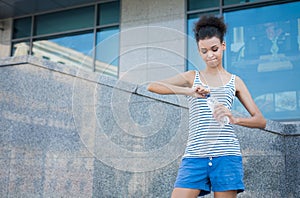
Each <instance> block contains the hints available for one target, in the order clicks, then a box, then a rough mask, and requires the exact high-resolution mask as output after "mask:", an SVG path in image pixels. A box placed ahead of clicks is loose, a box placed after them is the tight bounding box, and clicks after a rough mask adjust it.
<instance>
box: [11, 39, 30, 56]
mask: <svg viewBox="0 0 300 198" xmlns="http://www.w3.org/2000/svg"><path fill="white" fill-rule="evenodd" d="M12 46H13V47H12V54H13V56H23V55H28V54H29V41H27V42H26V41H24V42H23V41H22V42H15V43H13V44H12Z"/></svg>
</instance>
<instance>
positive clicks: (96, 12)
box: [10, 0, 121, 78]
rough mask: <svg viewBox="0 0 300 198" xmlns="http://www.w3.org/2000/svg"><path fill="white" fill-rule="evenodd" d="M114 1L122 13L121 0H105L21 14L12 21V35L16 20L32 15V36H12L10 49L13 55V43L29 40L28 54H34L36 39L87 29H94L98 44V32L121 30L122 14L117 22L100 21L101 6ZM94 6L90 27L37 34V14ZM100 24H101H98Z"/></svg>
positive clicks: (94, 36) (94, 40)
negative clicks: (92, 20)
mask: <svg viewBox="0 0 300 198" xmlns="http://www.w3.org/2000/svg"><path fill="white" fill-rule="evenodd" d="M112 2H118V3H119V10H118V12H119V13H121V1H120V0H108V1H104V2H95V3H90V4H84V5H81V6H75V7H70V8H66V9H57V10H52V11H47V12H42V13H35V14H31V15H26V16H21V17H16V18H13V20H12V21H13V23H12V28H11V32H12V35H13V34H14V21H15V20H18V19H23V18H27V17H31V27H30V29H31V31H30V36H27V37H21V38H13V36H12V38H11V51H10V55H11V56H13V52H14V48H13V45H14V44H16V43H21V42H27V41H28V40H29V50H28V54H27V55H33V42H34V41H36V40H42V39H43V38H49V37H59V36H62V37H63V36H64V35H66V34H67V35H72V34H74V35H76V34H78V33H80V32H87V31H92V32H93V47H95V46H96V44H97V43H96V42H97V41H96V39H97V38H96V36H97V32H98V31H100V30H102V29H105V28H118V29H119V30H120V20H121V14H120V15H119V21H118V22H117V23H110V24H105V25H100V24H99V23H98V19H99V15H100V14H99V11H100V10H99V7H100V6H101V5H102V4H109V3H112ZM90 6H93V7H94V16H93V17H94V24H93V26H92V27H88V28H79V29H73V30H67V31H60V32H54V33H49V34H42V35H35V28H36V19H35V18H36V17H37V16H41V15H45V14H55V13H57V12H64V11H68V10H70V11H71V10H74V9H80V8H86V7H90ZM98 24H99V25H98ZM118 51H119V53H120V49H119V50H118ZM92 58H93V66H92V71H93V72H95V71H96V69H95V59H96V54H95V50H93V55H92ZM117 66H118V69H117V73H116V76H115V77H116V78H118V77H119V65H117Z"/></svg>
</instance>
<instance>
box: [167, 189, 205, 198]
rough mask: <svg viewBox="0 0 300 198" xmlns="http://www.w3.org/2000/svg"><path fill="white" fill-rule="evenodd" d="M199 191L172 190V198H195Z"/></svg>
mask: <svg viewBox="0 0 300 198" xmlns="http://www.w3.org/2000/svg"><path fill="white" fill-rule="evenodd" d="M199 193H200V190H197V189H190V188H174V190H173V192H172V198H196V197H198V195H199Z"/></svg>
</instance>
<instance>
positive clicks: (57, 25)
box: [11, 0, 120, 77]
mask: <svg viewBox="0 0 300 198" xmlns="http://www.w3.org/2000/svg"><path fill="white" fill-rule="evenodd" d="M97 8H98V9H97ZM95 11H97V12H95ZM95 20H97V21H95ZM119 22H120V2H119V1H118V0H115V1H109V2H99V3H95V4H94V5H89V6H83V7H79V8H74V9H66V10H62V11H56V12H51V13H46V14H37V15H34V16H31V17H24V18H19V19H14V20H13V24H14V25H13V38H12V50H11V55H12V56H20V55H34V56H37V57H40V58H43V59H47V60H50V61H54V62H57V63H61V64H66V65H73V66H77V67H80V68H83V69H87V70H89V71H100V72H103V71H104V69H103V68H104V67H105V66H107V64H112V65H110V66H109V67H108V68H109V70H107V71H109V72H107V71H106V72H105V73H106V74H109V75H111V76H114V77H117V75H118V53H119V39H118V37H115V38H117V39H108V40H109V41H111V42H112V43H110V44H108V43H107V42H104V41H105V39H106V38H108V37H110V36H112V35H114V34H115V33H117V32H118V31H119ZM96 38H97V41H96V40H95V39H96ZM99 43H103V44H104V43H105V48H102V49H101V46H100V47H99V49H97V51H95V50H94V49H96V46H95V45H96V44H98V45H99ZM102 46H103V45H102ZM96 53H97V54H96ZM112 57H113V58H114V59H113V58H112ZM116 57H117V58H116ZM95 58H97V60H96V59H95ZM100 62H101V64H100ZM95 64H96V65H95Z"/></svg>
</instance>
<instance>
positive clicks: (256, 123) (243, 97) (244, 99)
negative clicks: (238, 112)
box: [229, 77, 266, 129]
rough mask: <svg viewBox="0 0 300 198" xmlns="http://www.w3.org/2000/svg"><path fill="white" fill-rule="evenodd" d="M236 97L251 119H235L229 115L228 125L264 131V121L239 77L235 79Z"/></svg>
mask: <svg viewBox="0 0 300 198" xmlns="http://www.w3.org/2000/svg"><path fill="white" fill-rule="evenodd" d="M236 96H237V97H238V99H239V100H240V102H241V103H242V104H243V105H244V107H245V108H246V109H247V111H248V112H249V113H250V115H251V117H249V118H241V117H239V118H236V117H233V116H232V115H231V116H230V117H229V119H230V123H232V124H236V125H241V126H245V127H250V128H261V129H264V128H265V127H266V119H265V118H264V116H263V115H262V113H261V112H260V110H259V109H258V107H257V106H256V104H255V102H254V100H253V99H252V96H251V94H250V92H249V90H248V88H247V87H246V85H245V83H244V82H243V80H242V79H240V78H239V77H236Z"/></svg>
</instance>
